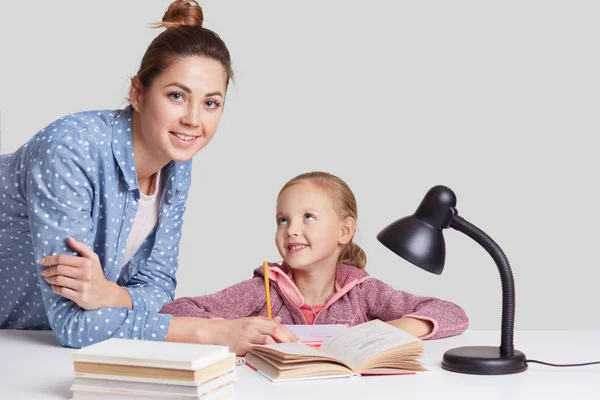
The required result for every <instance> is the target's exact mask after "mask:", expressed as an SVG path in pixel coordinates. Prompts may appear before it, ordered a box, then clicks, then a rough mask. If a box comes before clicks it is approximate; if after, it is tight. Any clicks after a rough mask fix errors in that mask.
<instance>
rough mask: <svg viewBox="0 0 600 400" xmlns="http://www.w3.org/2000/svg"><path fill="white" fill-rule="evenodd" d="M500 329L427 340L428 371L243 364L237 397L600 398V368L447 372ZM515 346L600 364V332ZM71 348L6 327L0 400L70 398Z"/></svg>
mask: <svg viewBox="0 0 600 400" xmlns="http://www.w3.org/2000/svg"><path fill="white" fill-rule="evenodd" d="M499 340H500V335H499V333H498V332H494V331H467V332H465V333H463V334H462V335H460V336H457V337H452V338H446V339H441V340H434V341H425V363H426V364H427V367H428V368H429V369H430V370H431V371H432V372H431V373H428V374H422V375H408V376H386V377H383V376H378V377H359V378H344V379H327V380H315V381H303V382H293V383H278V384H273V383H271V382H270V381H268V380H266V379H265V378H263V377H262V376H260V375H259V374H257V373H256V372H254V371H252V370H251V369H250V368H248V367H247V366H241V367H238V379H237V383H236V392H237V394H236V397H235V398H236V399H260V400H267V399H286V400H287V399H302V400H307V399H309V400H317V399H327V400H334V399H388V398H389V399H398V398H404V399H410V400H413V399H428V400H429V399H436V398H439V399H444V400H448V399H457V400H458V399H460V400H468V399H482V398H483V399H485V400H494V399H503V400H504V399H527V400H534V399H544V400H548V399H561V400H564V399H567V400H575V399H577V400H580V399H595V400H598V399H600V365H593V366H587V367H574V368H556V367H548V366H544V365H539V364H529V369H528V370H527V371H525V372H522V373H519V374H514V375H503V376H477V375H464V374H457V373H453V372H448V371H445V370H443V369H441V366H440V363H441V359H442V355H443V353H444V352H445V351H446V350H448V349H450V348H453V347H457V346H477V345H491V346H496V345H498V343H499ZM515 347H516V349H518V350H520V351H522V352H523V353H525V355H526V356H527V357H528V358H530V359H537V360H541V361H547V362H554V363H578V362H587V361H600V332H599V331H518V332H516V333H515ZM71 351H72V349H68V348H64V347H61V346H60V345H59V343H58V341H57V340H56V339H55V338H54V336H53V334H52V333H51V332H48V331H14V330H0V355H1V358H0V360H1V361H0V399H30V400H38V399H40V400H41V399H68V398H69V386H70V384H71V381H72V377H73V365H72V361H71Z"/></svg>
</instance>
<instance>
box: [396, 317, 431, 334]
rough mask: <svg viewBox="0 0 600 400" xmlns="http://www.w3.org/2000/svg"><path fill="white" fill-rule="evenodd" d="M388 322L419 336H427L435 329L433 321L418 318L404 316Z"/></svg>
mask: <svg viewBox="0 0 600 400" xmlns="http://www.w3.org/2000/svg"><path fill="white" fill-rule="evenodd" d="M387 323H388V324H390V325H392V326H395V327H396V328H399V329H402V330H403V331H404V332H407V333H410V334H411V335H413V336H416V337H419V338H420V337H423V336H427V335H429V334H430V333H431V332H432V331H433V322H431V321H426V320H423V319H418V318H411V317H402V318H400V319H395V320H393V321H388V322H387Z"/></svg>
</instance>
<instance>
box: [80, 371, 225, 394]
mask: <svg viewBox="0 0 600 400" xmlns="http://www.w3.org/2000/svg"><path fill="white" fill-rule="evenodd" d="M235 380H236V371H235V369H232V370H229V371H227V372H225V373H224V374H221V375H219V376H215V377H212V378H210V379H207V380H205V381H203V382H189V381H173V380H165V379H148V378H137V379H136V378H131V377H122V376H109V375H108V376H107V375H87V374H79V375H76V376H75V381H74V382H73V385H72V386H71V390H72V391H88V392H89V391H104V390H110V391H125V392H137V393H139V394H154V395H158V394H162V395H170V396H195V397H198V396H201V395H203V394H206V393H209V392H212V391H214V390H215V389H218V388H220V387H222V386H225V385H228V384H230V383H235Z"/></svg>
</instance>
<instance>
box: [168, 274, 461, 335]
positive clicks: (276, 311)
mask: <svg viewBox="0 0 600 400" xmlns="http://www.w3.org/2000/svg"><path fill="white" fill-rule="evenodd" d="M269 280H270V284H271V286H270V294H271V310H272V316H273V317H275V316H279V317H281V323H282V324H298V325H299V324H306V323H307V321H306V319H305V318H304V315H302V312H301V311H300V306H302V305H303V304H304V298H303V297H302V294H301V293H300V291H299V290H298V288H297V287H296V285H295V284H294V282H293V280H292V274H291V272H290V270H289V267H288V266H287V265H286V264H285V263H281V264H278V263H270V264H269ZM266 310H267V306H266V301H265V285H264V275H263V267H262V266H261V267H259V268H256V269H255V270H254V277H253V278H252V279H248V280H246V281H243V282H240V283H238V284H237V285H233V286H230V287H228V288H226V289H223V290H221V291H220V292H217V293H215V294H209V295H205V296H198V297H182V298H179V299H177V300H174V301H172V302H171V303H168V304H167V305H165V306H164V307H163V309H162V310H161V311H160V312H161V313H163V314H172V315H175V316H192V317H201V318H225V319H235V318H243V317H251V316H258V315H266V313H267V312H266ZM401 317H413V318H419V319H423V320H428V321H431V322H432V323H433V331H432V332H431V333H430V334H429V335H427V336H424V337H422V339H439V338H443V337H446V336H454V335H458V334H460V333H462V332H464V330H465V329H467V326H468V325H469V320H468V319H467V316H466V315H465V313H464V311H463V310H462V309H461V308H460V307H459V306H457V305H456V304H454V303H451V302H448V301H444V300H440V299H436V298H435V297H421V296H415V295H412V294H410V293H407V292H403V291H401V290H395V289H394V288H392V287H391V286H389V285H388V284H386V283H384V282H382V281H380V280H378V279H375V278H372V277H370V276H368V275H367V274H366V273H365V272H364V271H362V270H360V269H358V268H356V267H353V266H348V265H343V264H340V265H338V267H337V272H336V278H335V293H333V294H332V295H331V297H330V298H329V299H328V300H327V302H326V304H325V307H323V309H322V310H321V311H320V312H319V313H318V314H317V316H316V318H315V320H314V323H315V324H346V325H348V326H352V325H357V324H360V323H363V322H367V321H370V320H373V319H380V320H382V321H391V320H395V319H398V318H401Z"/></svg>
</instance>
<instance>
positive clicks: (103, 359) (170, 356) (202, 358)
mask: <svg viewBox="0 0 600 400" xmlns="http://www.w3.org/2000/svg"><path fill="white" fill-rule="evenodd" d="M235 364H236V357H235V354H234V353H231V352H229V349H228V348H227V347H226V346H213V345H201V344H191V343H170V342H155V341H145V340H130V339H117V338H110V339H108V340H105V341H103V342H100V343H96V344H93V345H91V346H89V347H86V348H83V349H79V350H75V351H73V369H74V371H75V380H74V382H73V385H72V386H71V391H72V392H73V400H101V399H102V400H107V399H115V400H116V399H124V400H128V399H131V400H133V399H144V400H153V399H157V400H158V399H161V400H164V399H181V400H186V399H202V400H208V399H211V400H212V399H225V398H228V397H230V396H233V394H234V392H235V381H236V371H235Z"/></svg>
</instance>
